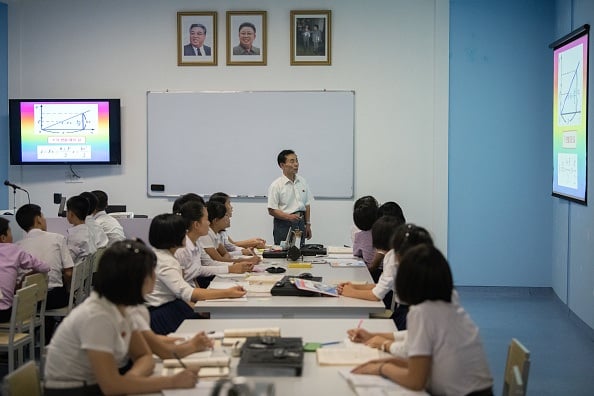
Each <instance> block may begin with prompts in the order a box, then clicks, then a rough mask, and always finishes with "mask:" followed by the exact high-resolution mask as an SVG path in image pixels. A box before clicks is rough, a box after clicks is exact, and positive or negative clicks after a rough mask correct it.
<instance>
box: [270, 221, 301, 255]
mask: <svg viewBox="0 0 594 396" xmlns="http://www.w3.org/2000/svg"><path fill="white" fill-rule="evenodd" d="M296 213H299V214H301V218H300V219H299V220H298V221H295V222H291V221H287V220H281V219H277V218H276V217H275V218H274V222H273V229H272V235H273V236H274V244H275V245H280V243H281V241H285V240H286V239H287V234H288V233H289V230H291V229H292V230H301V246H299V247H300V248H301V247H302V246H303V245H304V244H305V212H296Z"/></svg>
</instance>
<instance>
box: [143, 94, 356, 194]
mask: <svg viewBox="0 0 594 396" xmlns="http://www.w3.org/2000/svg"><path fill="white" fill-rule="evenodd" d="M354 106H355V94H354V92H353V91H251V92H148V93H147V117H148V118H147V141H148V155H147V158H148V183H147V191H148V195H149V196H151V197H158V196H178V195H180V194H185V193H188V192H195V193H197V194H200V195H211V194H212V193H214V192H217V191H223V192H225V193H227V194H229V195H231V196H234V197H256V198H257V197H264V196H266V195H267V192H268V186H269V185H270V183H272V181H273V180H274V179H276V178H277V177H279V176H281V174H282V171H281V169H280V168H279V166H278V164H277V162H276V158H277V155H278V153H279V152H280V151H281V150H283V149H291V150H294V151H295V152H296V154H297V156H298V158H299V164H300V166H299V174H300V175H301V176H303V177H304V178H305V179H306V180H307V182H308V184H309V186H310V188H311V190H312V192H313V194H314V196H315V197H317V198H352V197H353V185H354Z"/></svg>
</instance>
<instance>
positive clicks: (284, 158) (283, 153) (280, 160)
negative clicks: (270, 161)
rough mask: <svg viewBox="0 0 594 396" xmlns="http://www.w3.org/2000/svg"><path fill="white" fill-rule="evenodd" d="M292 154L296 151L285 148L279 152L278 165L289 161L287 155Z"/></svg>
mask: <svg viewBox="0 0 594 396" xmlns="http://www.w3.org/2000/svg"><path fill="white" fill-rule="evenodd" d="M291 154H295V152H294V151H293V150H283V151H281V152H280V153H278V156H277V157H276V162H277V163H278V166H280V165H281V164H284V163H285V162H286V161H287V156H288V155H291Z"/></svg>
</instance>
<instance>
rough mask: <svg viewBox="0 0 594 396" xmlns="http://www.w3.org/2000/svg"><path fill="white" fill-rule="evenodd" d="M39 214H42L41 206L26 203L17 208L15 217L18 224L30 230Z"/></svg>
mask: <svg viewBox="0 0 594 396" xmlns="http://www.w3.org/2000/svg"><path fill="white" fill-rule="evenodd" d="M37 216H41V207H40V206H39V205H35V204H25V205H23V206H21V207H20V208H19V210H17V212H16V215H15V218H16V222H17V224H18V225H19V226H20V227H21V228H22V229H23V230H25V231H27V232H29V230H30V229H31V228H33V225H34V224H35V218H36V217H37Z"/></svg>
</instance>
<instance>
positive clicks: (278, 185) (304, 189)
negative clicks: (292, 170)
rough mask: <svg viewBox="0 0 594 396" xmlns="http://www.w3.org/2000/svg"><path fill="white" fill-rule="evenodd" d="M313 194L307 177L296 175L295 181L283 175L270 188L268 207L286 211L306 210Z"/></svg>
mask: <svg viewBox="0 0 594 396" xmlns="http://www.w3.org/2000/svg"><path fill="white" fill-rule="evenodd" d="M312 201H313V196H312V194H311V191H310V189H309V186H308V185H307V182H306V181H305V179H304V178H303V177H301V176H299V175H295V181H294V182H293V181H291V180H290V179H289V178H288V177H287V176H285V175H282V176H281V177H279V178H278V179H276V180H275V181H273V182H272V184H271V185H270V187H269V188H268V208H269V209H280V210H282V211H283V212H285V213H294V212H298V211H305V208H306V207H307V206H309V205H310V204H311V202H312Z"/></svg>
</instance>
